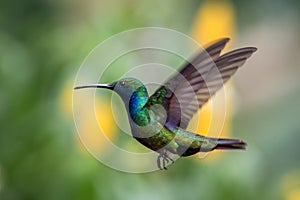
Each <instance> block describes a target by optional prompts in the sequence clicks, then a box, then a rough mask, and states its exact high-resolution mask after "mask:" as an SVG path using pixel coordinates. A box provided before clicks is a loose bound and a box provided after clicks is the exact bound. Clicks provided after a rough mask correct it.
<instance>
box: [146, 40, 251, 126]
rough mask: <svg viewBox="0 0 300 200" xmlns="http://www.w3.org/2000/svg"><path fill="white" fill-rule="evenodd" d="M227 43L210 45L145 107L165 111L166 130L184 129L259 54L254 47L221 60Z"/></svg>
mask: <svg viewBox="0 0 300 200" xmlns="http://www.w3.org/2000/svg"><path fill="white" fill-rule="evenodd" d="M228 41H229V39H228V38H225V39H220V40H218V41H216V42H214V43H212V44H211V45H209V46H208V47H207V48H205V51H201V52H200V53H199V54H197V56H196V57H195V58H194V59H192V60H191V62H189V63H188V64H186V65H185V66H184V67H183V68H182V69H181V70H180V71H179V73H177V74H176V75H175V76H173V77H171V78H170V79H169V80H168V81H167V82H166V83H165V84H164V85H163V86H161V87H160V88H159V89H158V90H156V92H155V93H154V94H153V95H152V96H151V97H150V99H149V101H148V103H147V104H146V106H149V107H150V106H152V105H154V104H161V105H162V106H163V107H164V109H165V110H166V122H165V126H166V127H167V128H169V129H170V130H172V129H174V128H176V127H180V128H183V129H185V128H186V127H187V126H188V123H189V121H190V120H191V118H192V117H193V115H194V114H195V113H196V112H197V111H198V110H199V108H201V107H202V106H203V104H205V103H206V102H207V101H208V100H209V98H210V97H211V96H212V95H214V94H215V93H216V92H217V91H218V90H219V89H220V88H221V87H222V86H223V84H224V83H225V82H226V81H228V79H229V78H230V77H231V76H232V75H233V74H234V73H235V72H236V71H237V69H238V68H239V67H241V66H242V65H243V64H244V63H245V61H246V60H247V58H249V57H250V56H251V54H252V53H253V52H255V51H256V48H254V47H246V48H241V49H237V50H233V51H231V52H228V53H226V54H223V55H221V56H220V53H221V51H222V49H223V48H224V47H225V45H226V43H227V42H228Z"/></svg>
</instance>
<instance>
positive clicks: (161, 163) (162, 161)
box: [157, 151, 174, 170]
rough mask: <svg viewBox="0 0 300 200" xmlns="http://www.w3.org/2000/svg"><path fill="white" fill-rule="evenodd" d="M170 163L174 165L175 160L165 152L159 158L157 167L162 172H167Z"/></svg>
mask: <svg viewBox="0 0 300 200" xmlns="http://www.w3.org/2000/svg"><path fill="white" fill-rule="evenodd" d="M170 161H171V162H172V164H173V163H174V160H173V159H172V158H171V157H170V156H169V155H168V154H167V151H163V152H162V153H160V154H159V155H158V157H157V167H158V168H159V169H160V170H163V169H165V170H167V169H168V168H167V167H166V165H167V164H168V163H169V162H170Z"/></svg>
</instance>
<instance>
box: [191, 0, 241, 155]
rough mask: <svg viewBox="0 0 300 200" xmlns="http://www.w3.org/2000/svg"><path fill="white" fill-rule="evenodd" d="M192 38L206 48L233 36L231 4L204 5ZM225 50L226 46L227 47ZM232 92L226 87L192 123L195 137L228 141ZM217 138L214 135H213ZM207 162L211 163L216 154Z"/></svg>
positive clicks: (227, 85) (233, 26) (198, 14)
mask: <svg viewBox="0 0 300 200" xmlns="http://www.w3.org/2000/svg"><path fill="white" fill-rule="evenodd" d="M191 32H192V36H193V38H194V39H196V41H197V42H199V43H200V44H207V43H209V42H212V41H214V40H216V39H219V38H224V37H229V38H231V42H232V37H233V36H234V32H235V15H234V9H233V6H232V4H231V3H230V1H226V0H224V1H208V0H207V1H205V2H204V3H203V4H202V5H201V7H200V9H199V10H198V13H197V14H196V17H195V23H194V26H193V29H192V31H191ZM227 48H228V46H227ZM233 94H234V89H233V85H232V83H231V82H230V81H229V82H228V83H226V85H225V87H224V90H223V92H220V91H219V92H218V93H217V94H216V95H215V96H214V97H213V102H212V101H211V100H210V101H209V102H208V103H207V104H205V105H204V106H203V107H202V109H201V110H200V111H199V112H198V114H197V116H195V117H194V118H193V119H192V122H191V125H192V126H193V124H196V123H198V124H199V125H198V128H197V133H199V134H201V135H208V136H213V137H228V136H229V132H230V123H231V117H232V105H233ZM216 134H217V135H216ZM213 154H214V156H212V155H210V156H209V157H208V158H209V160H212V159H213V158H214V157H215V154H216V151H215V152H214V153H213Z"/></svg>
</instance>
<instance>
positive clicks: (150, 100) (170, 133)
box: [74, 38, 257, 169]
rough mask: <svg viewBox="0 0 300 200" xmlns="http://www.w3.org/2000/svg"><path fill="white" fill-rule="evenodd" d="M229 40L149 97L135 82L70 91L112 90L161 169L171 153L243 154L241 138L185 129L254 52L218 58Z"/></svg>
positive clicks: (241, 51) (202, 52)
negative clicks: (235, 150) (214, 151)
mask: <svg viewBox="0 0 300 200" xmlns="http://www.w3.org/2000/svg"><path fill="white" fill-rule="evenodd" d="M228 41H229V38H221V39H218V40H216V41H214V42H212V43H210V44H209V45H207V46H206V48H204V50H200V51H199V52H198V53H197V54H196V56H194V57H193V58H192V59H191V60H190V61H187V62H186V64H185V65H184V66H183V67H181V68H180V70H179V71H178V73H176V74H174V75H173V76H171V77H170V78H169V79H168V80H166V81H165V82H164V83H163V84H162V85H161V86H159V88H158V89H157V90H156V91H155V92H154V93H153V94H152V95H151V96H149V94H148V91H147V88H146V87H145V85H144V84H143V83H142V82H141V81H140V80H138V79H136V78H123V79H121V80H118V81H115V82H113V83H110V84H90V85H82V86H76V87H75V88H74V89H75V90H78V89H83V88H104V89H109V90H112V91H114V92H116V93H117V94H118V95H119V96H120V97H121V99H122V101H123V103H124V105H125V107H126V111H127V115H128V120H129V124H130V128H131V133H132V136H133V137H134V138H135V139H136V140H137V141H138V142H140V143H141V144H142V145H144V146H146V147H147V148H149V149H151V150H153V151H156V152H157V153H158V154H159V155H158V157H157V166H158V168H159V169H167V167H166V166H167V165H168V164H169V163H174V160H173V157H172V155H178V156H180V157H185V156H191V155H193V154H196V153H198V152H209V151H213V150H215V149H219V150H231V149H240V150H245V149H246V145H247V144H246V142H244V141H243V140H240V139H229V138H212V137H206V136H203V135H200V134H196V133H193V132H190V131H187V130H186V129H187V126H188V124H189V122H190V120H191V118H192V117H193V116H194V115H195V114H196V112H197V111H198V110H199V109H201V107H202V106H203V105H204V104H205V103H206V102H207V101H208V100H209V99H210V98H211V97H212V96H213V95H214V94H215V93H216V92H217V91H218V90H219V89H220V88H222V86H223V85H224V83H226V82H227V81H228V80H229V79H230V77H231V76H232V75H233V74H234V73H235V72H236V71H237V70H238V69H239V68H240V67H241V66H242V65H243V64H244V63H245V61H246V60H247V59H248V58H249V57H250V56H251V55H252V54H253V53H254V52H255V51H256V50H257V48H255V47H244V48H239V49H235V50H232V51H230V52H227V53H225V54H221V51H222V50H223V49H224V47H225V45H226V44H227V43H228ZM200 123H201V122H200Z"/></svg>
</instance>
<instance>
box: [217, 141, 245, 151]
mask: <svg viewBox="0 0 300 200" xmlns="http://www.w3.org/2000/svg"><path fill="white" fill-rule="evenodd" d="M246 146H247V144H246V143H245V142H244V141H242V140H236V139H217V146H216V147H215V149H225V150H227V149H243V150H245V149H246Z"/></svg>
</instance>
